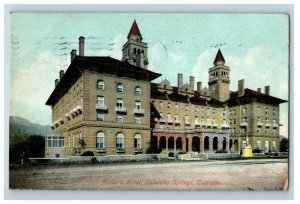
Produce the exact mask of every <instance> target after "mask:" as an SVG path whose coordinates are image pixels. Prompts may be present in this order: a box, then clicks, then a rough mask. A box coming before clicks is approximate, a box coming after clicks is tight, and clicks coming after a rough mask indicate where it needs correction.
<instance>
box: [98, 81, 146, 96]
mask: <svg viewBox="0 0 300 204" xmlns="http://www.w3.org/2000/svg"><path fill="white" fill-rule="evenodd" d="M97 89H99V90H105V83H104V81H103V80H98V81H97ZM116 91H117V92H119V93H124V85H123V84H122V83H118V84H117V85H116ZM134 94H135V95H136V96H140V95H142V89H141V87H139V86H137V87H135V88H134Z"/></svg>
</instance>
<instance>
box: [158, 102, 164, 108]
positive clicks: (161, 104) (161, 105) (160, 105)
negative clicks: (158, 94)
mask: <svg viewBox="0 0 300 204" xmlns="http://www.w3.org/2000/svg"><path fill="white" fill-rule="evenodd" d="M163 107H164V102H162V101H160V102H159V108H160V109H162V108H163Z"/></svg>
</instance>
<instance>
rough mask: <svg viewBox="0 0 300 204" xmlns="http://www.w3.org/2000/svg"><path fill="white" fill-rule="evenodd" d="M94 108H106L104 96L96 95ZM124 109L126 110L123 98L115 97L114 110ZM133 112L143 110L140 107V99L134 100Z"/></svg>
mask: <svg viewBox="0 0 300 204" xmlns="http://www.w3.org/2000/svg"><path fill="white" fill-rule="evenodd" d="M96 108H97V109H99V110H107V106H106V104H105V101H104V96H97V101H96ZM122 110H123V111H125V112H127V109H126V108H125V106H124V100H123V99H117V101H116V111H122ZM134 112H140V113H142V112H143V109H142V102H141V101H137V100H136V101H134Z"/></svg>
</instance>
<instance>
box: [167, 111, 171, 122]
mask: <svg viewBox="0 0 300 204" xmlns="http://www.w3.org/2000/svg"><path fill="white" fill-rule="evenodd" d="M167 117H168V118H167V119H168V122H169V121H171V120H172V119H171V114H170V113H168V115H167Z"/></svg>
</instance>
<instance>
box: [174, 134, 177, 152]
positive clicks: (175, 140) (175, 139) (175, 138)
mask: <svg viewBox="0 0 300 204" xmlns="http://www.w3.org/2000/svg"><path fill="white" fill-rule="evenodd" d="M176 142H177V137H174V152H176Z"/></svg>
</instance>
